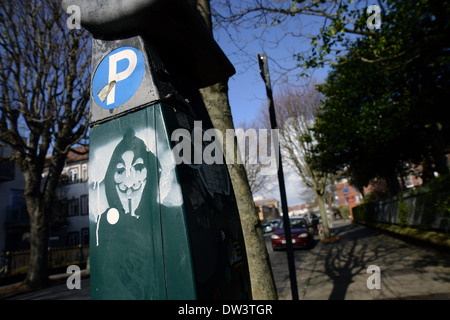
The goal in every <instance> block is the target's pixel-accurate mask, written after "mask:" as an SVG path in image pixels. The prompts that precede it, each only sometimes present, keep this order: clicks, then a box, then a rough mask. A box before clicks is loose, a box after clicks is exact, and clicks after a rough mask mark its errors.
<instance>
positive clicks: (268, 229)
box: [261, 222, 273, 233]
mask: <svg viewBox="0 0 450 320" xmlns="http://www.w3.org/2000/svg"><path fill="white" fill-rule="evenodd" d="M261 227H262V230H263V233H269V232H272V230H273V229H272V226H271V225H270V223H268V222H266V223H263V224H261Z"/></svg>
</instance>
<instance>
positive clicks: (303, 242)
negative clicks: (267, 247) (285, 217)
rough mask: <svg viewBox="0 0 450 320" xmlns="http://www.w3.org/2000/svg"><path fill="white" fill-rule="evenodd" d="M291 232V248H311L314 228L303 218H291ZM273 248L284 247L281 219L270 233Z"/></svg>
mask: <svg viewBox="0 0 450 320" xmlns="http://www.w3.org/2000/svg"><path fill="white" fill-rule="evenodd" d="M290 222H291V234H292V247H293V248H303V247H306V248H311V247H312V246H313V245H314V228H313V226H312V225H311V224H310V223H309V222H308V220H306V219H305V218H300V217H299V218H291V219H290ZM271 238H272V248H273V250H278V249H284V248H286V238H285V235H284V223H283V221H281V222H280V224H279V225H278V227H277V230H276V231H275V232H274V233H273V234H272V237H271Z"/></svg>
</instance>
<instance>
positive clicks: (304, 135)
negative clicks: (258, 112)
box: [262, 83, 331, 237]
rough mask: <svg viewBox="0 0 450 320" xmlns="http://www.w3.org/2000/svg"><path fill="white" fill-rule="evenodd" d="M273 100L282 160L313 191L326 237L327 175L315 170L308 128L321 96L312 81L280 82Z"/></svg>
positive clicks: (312, 134)
mask: <svg viewBox="0 0 450 320" xmlns="http://www.w3.org/2000/svg"><path fill="white" fill-rule="evenodd" d="M274 99H275V110H276V111H275V112H276V117H277V122H278V128H279V130H280V131H279V132H280V145H281V154H282V156H283V159H284V160H286V162H287V163H288V164H289V165H290V167H291V168H292V171H293V172H295V174H296V175H297V176H298V177H299V178H300V180H301V181H302V182H303V184H304V185H305V186H306V187H308V188H309V189H310V190H311V191H313V193H314V196H315V200H316V202H317V204H318V206H319V209H320V215H321V217H322V223H323V228H324V237H330V231H329V228H328V218H327V210H326V207H325V203H326V194H327V186H328V185H329V183H330V178H331V176H330V175H329V174H328V173H327V172H326V171H320V170H317V169H316V168H315V167H314V162H313V161H312V157H313V154H314V147H315V145H316V143H317V141H316V139H315V137H314V132H313V131H312V128H313V126H314V122H315V118H316V116H317V114H318V113H319V108H320V106H321V103H322V99H323V96H322V95H321V94H320V93H319V92H318V91H317V90H316V88H315V87H314V84H313V83H309V84H307V85H305V86H304V87H293V86H289V85H284V86H283V87H282V89H281V90H279V92H278V93H277V94H276V95H275V98H274ZM262 113H263V114H265V119H266V120H265V122H266V126H270V121H269V114H268V111H266V110H264V111H263V112H262Z"/></svg>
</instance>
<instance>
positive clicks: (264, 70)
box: [258, 53, 298, 300]
mask: <svg viewBox="0 0 450 320" xmlns="http://www.w3.org/2000/svg"><path fill="white" fill-rule="evenodd" d="M258 62H259V73H260V74H261V77H262V78H263V81H264V83H265V85H266V93H267V99H268V100H269V115H270V125H271V127H272V129H278V125H277V119H276V116H275V106H274V102H273V94H272V86H271V84H270V75H269V65H268V63H267V57H266V54H265V53H263V54H262V55H260V54H259V53H258ZM275 152H277V153H278V184H279V187H280V197H281V210H282V211H283V224H284V234H285V238H286V249H287V250H286V251H287V258H288V267H289V278H290V280H291V292H292V300H298V287H297V275H296V273H295V262H294V253H293V250H292V234H291V224H290V221H289V214H288V205H287V199H286V187H285V183H284V174H283V164H282V161H281V152H280V147H279V146H278V150H275Z"/></svg>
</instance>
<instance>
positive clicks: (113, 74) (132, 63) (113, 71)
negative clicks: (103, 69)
mask: <svg viewBox="0 0 450 320" xmlns="http://www.w3.org/2000/svg"><path fill="white" fill-rule="evenodd" d="M123 59H127V60H128V67H127V68H126V69H125V70H124V71H122V72H119V73H117V62H119V61H120V60H123ZM136 64H137V55H136V53H135V52H134V51H133V50H131V49H125V50H122V51H120V52H118V53H115V54H112V55H110V56H109V75H108V84H109V87H110V89H109V93H108V97H107V99H106V104H107V105H110V104H112V103H114V102H115V96H116V86H115V85H111V84H112V83H113V81H114V84H115V83H117V82H119V81H122V80H124V79H126V78H128V77H129V76H130V75H131V74H132V73H133V71H134V69H135V68H136Z"/></svg>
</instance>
